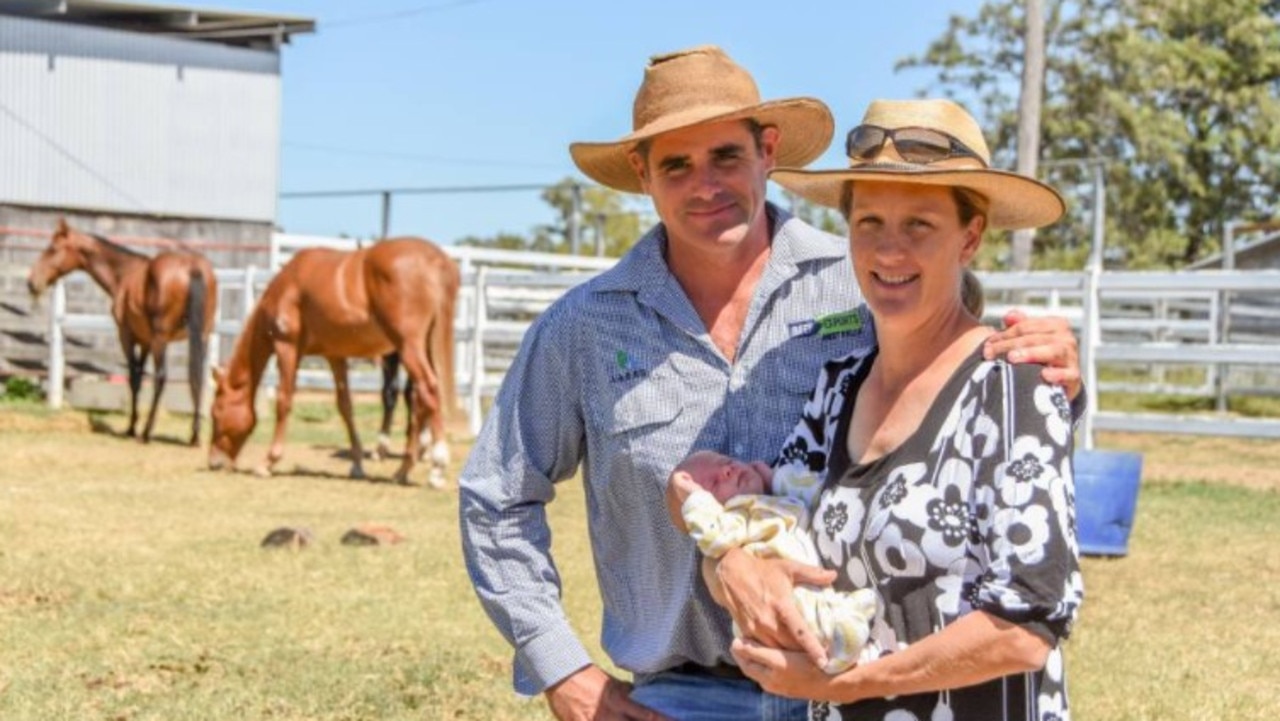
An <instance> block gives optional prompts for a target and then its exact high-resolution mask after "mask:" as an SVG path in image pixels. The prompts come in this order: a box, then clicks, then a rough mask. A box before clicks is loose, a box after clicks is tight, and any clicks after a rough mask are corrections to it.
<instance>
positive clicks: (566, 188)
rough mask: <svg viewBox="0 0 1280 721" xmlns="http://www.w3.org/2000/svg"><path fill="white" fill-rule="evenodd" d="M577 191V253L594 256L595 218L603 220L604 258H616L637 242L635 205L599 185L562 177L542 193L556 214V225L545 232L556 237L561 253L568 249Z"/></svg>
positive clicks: (638, 223) (638, 218)
mask: <svg viewBox="0 0 1280 721" xmlns="http://www.w3.org/2000/svg"><path fill="white" fill-rule="evenodd" d="M575 185H576V186H578V187H579V188H580V191H581V194H582V195H581V198H582V206H581V208H579V218H578V221H577V222H578V224H579V232H580V233H581V238H582V248H581V249H580V251H579V252H581V253H584V254H588V253H594V252H595V248H594V243H595V240H596V239H595V238H594V237H593V236H594V229H595V228H596V227H598V224H597V223H596V220H597V219H598V216H603V217H604V223H603V232H604V241H605V242H604V246H605V247H604V255H607V256H610V257H617V256H620V255H622V254H623V253H625V252H626V251H627V250H628V249H629V248H630V247H631V246H632V245H633V244H635V242H636V241H637V240H639V239H640V233H641V229H642V228H641V213H640V211H639V209H638V208H637V207H636V205H635V202H634V201H633V200H632V199H631V198H630V197H629V196H627V195H625V194H623V193H620V192H618V191H616V190H614V189H612V188H607V187H605V186H603V185H583V184H582V183H581V182H580V181H577V180H574V179H573V178H565V179H564V180H561V181H560V182H559V183H556V184H555V185H552V186H550V187H548V188H547V189H546V190H544V191H542V199H543V200H545V201H546V202H547V204H548V205H550V206H551V207H552V208H555V210H556V212H557V213H558V214H559V223H558V224H556V225H553V226H549V227H548V228H547V231H548V232H549V233H552V234H558V235H559V236H560V238H561V240H560V243H561V244H563V246H564V248H565V250H564V252H569V248H570V247H571V245H572V244H571V241H570V236H569V233H570V229H571V227H572V216H573V188H574V186H575Z"/></svg>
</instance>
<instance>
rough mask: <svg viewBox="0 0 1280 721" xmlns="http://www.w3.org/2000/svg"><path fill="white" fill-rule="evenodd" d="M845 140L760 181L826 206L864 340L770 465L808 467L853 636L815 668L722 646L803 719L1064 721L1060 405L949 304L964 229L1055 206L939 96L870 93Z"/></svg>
mask: <svg viewBox="0 0 1280 721" xmlns="http://www.w3.org/2000/svg"><path fill="white" fill-rule="evenodd" d="M847 150H848V155H849V157H850V167H849V168H848V169H847V170H835V171H804V170H799V169H778V170H776V171H774V173H773V175H772V177H773V179H774V180H775V181H777V182H778V183H779V184H781V185H782V186H784V187H786V188H788V189H790V190H792V191H794V192H796V193H798V194H800V195H801V196H803V197H805V198H807V199H809V200H811V201H813V202H816V203H819V204H822V205H826V206H829V207H835V208H839V209H840V210H841V211H842V212H843V213H844V214H845V216H846V217H847V218H848V220H849V228H850V230H849V245H850V251H851V253H852V255H853V266H854V268H855V273H856V275H857V279H858V282H859V284H860V285H861V287H862V292H863V294H864V296H865V297H866V300H867V305H868V306H869V308H870V313H871V316H872V321H873V322H874V324H875V329H876V335H877V338H878V341H879V349H878V351H872V352H868V353H863V354H855V355H853V356H849V357H846V358H842V359H839V360H835V361H832V362H830V363H828V364H827V365H826V366H825V368H824V370H823V373H822V376H821V378H820V379H819V385H818V388H817V389H816V390H815V393H814V396H813V398H812V399H811V401H810V403H809V404H807V405H806V407H805V415H804V418H802V420H801V422H800V423H799V424H798V425H797V427H796V429H795V431H794V432H793V434H792V436H791V438H790V439H789V440H788V442H787V443H786V444H785V445H784V447H783V451H782V453H781V456H780V461H779V463H780V464H782V465H798V466H802V467H804V468H806V469H808V470H810V471H813V472H817V473H819V474H824V477H825V480H824V483H823V485H822V487H821V490H820V491H818V493H817V498H816V499H815V500H814V504H815V505H814V506H813V509H814V510H813V515H812V518H813V533H814V540H815V542H816V544H817V546H818V549H819V554H820V556H821V557H822V560H823V564H824V565H825V566H826V567H827V568H829V569H832V570H834V571H836V573H837V579H838V580H837V581H836V583H835V588H836V590H839V591H853V590H855V589H858V588H871V589H873V590H874V591H875V594H876V597H877V609H876V615H875V618H874V620H873V622H872V629H871V640H870V642H869V643H868V646H867V649H866V650H865V651H864V653H863V655H862V657H861V660H860V662H859V664H858V665H856V666H855V667H853V668H852V669H850V670H848V671H846V672H844V673H842V674H839V675H835V676H829V675H827V674H825V673H823V672H822V669H820V668H819V667H817V666H815V665H814V663H813V662H812V661H811V660H810V659H809V658H808V657H807V656H805V655H804V654H802V653H795V652H787V651H782V650H778V649H771V648H766V647H764V646H761V645H759V644H757V643H753V642H751V641H735V643H734V649H733V651H734V656H735V658H736V659H737V661H738V662H739V664H740V665H741V666H742V668H743V670H744V671H745V672H746V673H747V675H748V676H750V677H752V678H754V679H755V680H757V681H758V682H759V683H760V684H761V685H762V686H763V687H764V688H765V689H767V690H769V691H773V692H775V693H781V694H785V695H789V696H795V697H802V698H809V699H814V700H815V703H814V705H813V706H812V710H811V711H812V716H813V717H814V718H818V719H858V721H865V720H870V719H886V720H891V721H904V720H907V719H922V720H923V719H956V720H961V719H984V720H985V719H998V718H1005V719H1008V718H1016V719H1037V720H1039V719H1065V718H1068V715H1069V714H1068V705H1067V700H1066V685H1065V680H1064V677H1063V666H1062V656H1061V651H1060V648H1059V643H1060V641H1061V640H1062V639H1064V638H1065V637H1066V636H1067V633H1068V632H1069V630H1070V627H1071V623H1072V622H1073V620H1074V618H1075V615H1076V611H1077V609H1078V607H1079V604H1080V601H1081V598H1082V594H1083V588H1082V583H1081V577H1080V572H1079V563H1078V552H1077V547H1076V540H1075V530H1074V529H1075V521H1074V510H1073V506H1072V480H1071V450H1072V440H1071V434H1072V428H1071V414H1070V410H1069V406H1068V403H1067V399H1066V397H1065V396H1064V394H1063V392H1062V390H1061V389H1060V388H1057V387H1055V386H1051V385H1048V384H1046V383H1045V382H1044V381H1042V380H1041V378H1040V369H1039V368H1038V367H1036V366H1028V365H1017V366H1015V365H1012V364H1009V363H1006V362H1004V361H999V360H997V361H986V360H984V359H983V356H982V342H983V339H985V338H986V337H987V336H988V335H990V334H991V333H992V331H991V330H990V329H989V328H986V327H984V326H982V325H981V324H980V323H979V321H978V319H977V318H975V317H974V316H973V315H972V314H971V313H969V312H968V311H966V310H965V308H964V305H963V303H962V301H961V287H962V273H963V271H964V269H965V268H966V266H967V265H968V263H969V262H970V261H971V260H972V259H973V257H974V255H975V254H976V253H977V251H978V248H979V246H980V245H981V242H982V234H983V231H984V230H986V229H987V228H1004V229H1014V228H1030V227H1038V226H1042V225H1046V224H1048V223H1052V222H1054V221H1055V220H1057V219H1058V217H1060V216H1061V214H1062V212H1063V209H1064V206H1063V202H1062V199H1061V197H1060V196H1059V195H1058V194H1057V192H1056V191H1054V190H1053V189H1052V188H1050V187H1048V186H1046V185H1043V184H1041V183H1039V182H1037V181H1035V180H1032V179H1030V178H1026V177H1023V176H1019V175H1016V174H1013V173H1008V172H1004V171H999V170H993V169H991V168H990V167H989V153H988V151H987V147H986V143H985V142H984V140H983V137H982V133H981V131H980V129H979V128H978V126H977V123H976V122H975V121H974V120H973V118H972V117H971V116H969V114H968V113H966V112H965V111H964V110H963V109H962V108H961V107H960V106H958V105H956V104H955V103H952V102H950V101H942V100H910V101H876V102H874V103H872V105H871V106H870V108H869V109H868V110H867V113H866V115H865V117H864V119H863V124H862V125H859V126H858V127H856V128H854V129H853V130H852V131H851V132H850V133H849V137H848V145H847ZM774 492H775V493H789V492H790V493H792V494H793V495H795V494H802V491H801V489H787V488H774ZM810 493H812V492H810Z"/></svg>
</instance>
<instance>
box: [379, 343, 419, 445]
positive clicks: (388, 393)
mask: <svg viewBox="0 0 1280 721" xmlns="http://www.w3.org/2000/svg"><path fill="white" fill-rule="evenodd" d="M399 379H400V354H399V353H396V352H394V351H392V352H391V353H388V354H386V355H384V356H382V428H381V430H379V432H378V445H377V447H376V448H375V449H374V451H373V457H374V458H375V459H376V460H379V461H380V460H382V459H384V458H387V457H389V456H390V455H391V424H392V423H393V422H394V421H395V415H396V396H397V395H399V391H400V389H399V388H397V385H398V383H397V381H399ZM408 393H409V391H408V390H407V389H406V390H405V401H406V402H407V401H408V397H409V396H408ZM410 412H412V411H410Z"/></svg>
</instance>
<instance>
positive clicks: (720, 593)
mask: <svg viewBox="0 0 1280 721" xmlns="http://www.w3.org/2000/svg"><path fill="white" fill-rule="evenodd" d="M713 572H714V573H713V574H707V573H705V569H704V578H706V580H707V585H708V587H709V588H711V591H712V596H714V597H715V599H716V600H717V601H718V602H720V604H721V605H722V606H724V607H725V608H726V609H728V611H729V615H731V616H733V620H734V622H735V623H736V624H737V625H738V628H739V629H740V630H741V632H742V634H743V635H744V636H747V637H748V638H753V639H756V640H757V641H759V642H760V643H763V644H766V645H768V646H772V647H775V648H780V649H788V650H793V651H800V652H802V653H804V654H807V655H808V658H810V659H811V660H812V663H814V664H817V665H818V666H821V665H823V664H825V663H826V662H827V652H826V649H824V648H823V647H822V642H821V641H820V640H819V639H818V637H817V636H815V635H814V634H813V632H812V631H810V630H809V626H808V624H806V623H805V620H804V616H802V615H801V614H800V611H799V610H798V609H797V608H796V604H795V601H794V600H793V598H792V591H793V590H794V589H795V587H796V585H797V584H801V583H807V584H810V585H813V586H830V585H831V584H832V582H834V581H835V579H836V573H835V571H830V570H827V569H823V568H818V567H816V566H806V565H805V564H803V563H797V562H795V561H785V560H782V559H777V558H769V559H762V558H756V557H755V556H753V555H752V554H750V553H747V552H746V551H744V550H742V549H740V548H735V549H732V550H730V551H729V552H728V553H726V554H725V555H724V556H722V557H721V558H720V560H719V561H717V562H716V563H715V566H714V569H713Z"/></svg>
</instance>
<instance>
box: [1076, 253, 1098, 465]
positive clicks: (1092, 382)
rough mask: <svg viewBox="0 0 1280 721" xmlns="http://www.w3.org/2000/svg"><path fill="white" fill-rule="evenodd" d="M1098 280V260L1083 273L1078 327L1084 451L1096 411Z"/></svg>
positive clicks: (1090, 447) (1089, 445)
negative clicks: (1082, 317)
mask: <svg viewBox="0 0 1280 721" xmlns="http://www.w3.org/2000/svg"><path fill="white" fill-rule="evenodd" d="M1101 280H1102V264H1101V263H1096V264H1090V265H1089V268H1088V269H1087V270H1086V272H1085V276H1084V319H1083V323H1084V325H1083V327H1082V328H1081V329H1080V337H1081V339H1082V340H1083V345H1082V348H1081V351H1082V352H1081V354H1080V355H1081V358H1080V367H1081V370H1083V371H1084V387H1085V392H1086V393H1088V396H1087V397H1086V403H1085V411H1084V419H1083V420H1082V421H1081V423H1080V431H1081V440H1082V441H1083V446H1084V449H1085V450H1086V451H1088V450H1093V417H1094V415H1095V414H1097V412H1098V346H1100V345H1101V344H1102V332H1101V329H1100V327H1099V326H1100V323H1101V317H1100V314H1099V311H1098V305H1099V303H1100V302H1101V299H1100V298H1099V297H1098V286H1099V285H1100V281H1101Z"/></svg>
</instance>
